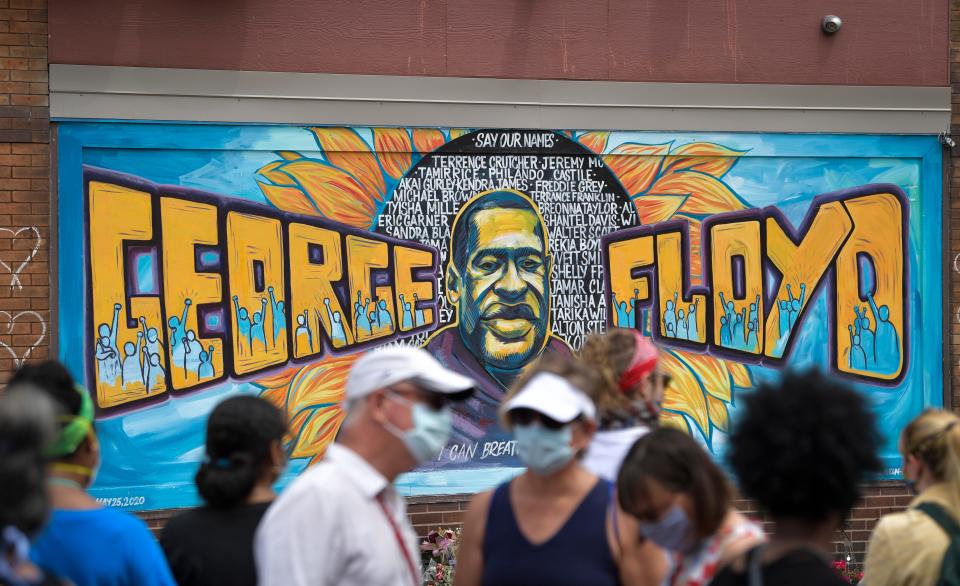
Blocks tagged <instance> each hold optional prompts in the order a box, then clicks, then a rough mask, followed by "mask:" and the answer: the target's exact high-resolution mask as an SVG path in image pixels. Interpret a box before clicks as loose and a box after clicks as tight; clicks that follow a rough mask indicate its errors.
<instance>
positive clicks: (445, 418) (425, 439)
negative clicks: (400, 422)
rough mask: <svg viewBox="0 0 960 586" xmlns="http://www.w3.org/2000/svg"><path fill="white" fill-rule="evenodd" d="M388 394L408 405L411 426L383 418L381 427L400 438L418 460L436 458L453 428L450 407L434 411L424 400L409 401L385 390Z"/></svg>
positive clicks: (391, 397) (424, 460) (419, 461)
mask: <svg viewBox="0 0 960 586" xmlns="http://www.w3.org/2000/svg"><path fill="white" fill-rule="evenodd" d="M387 397H388V398H390V399H391V400H394V401H396V402H398V403H400V404H402V405H408V406H410V413H411V416H412V418H413V427H411V428H410V429H408V430H402V429H399V428H398V427H397V426H395V425H393V424H392V423H390V422H389V421H386V422H384V424H383V426H384V428H386V430H387V431H389V432H390V433H392V434H393V435H394V436H396V437H397V439H399V440H400V441H402V442H403V444H404V445H405V446H406V447H407V450H408V451H409V452H410V455H411V456H413V459H414V460H416V461H417V463H418V464H423V463H424V462H427V461H429V460H433V459H435V458H437V457H438V456H439V455H440V454H441V453H442V452H443V448H444V447H445V446H446V445H447V442H448V441H449V440H450V433H451V431H452V430H453V415H452V414H451V412H450V407H444V408H443V409H440V410H439V411H437V410H434V409H431V408H430V407H428V406H426V405H424V404H423V403H420V402H417V401H410V400H409V399H406V398H404V397H401V396H400V395H397V394H394V393H388V394H387Z"/></svg>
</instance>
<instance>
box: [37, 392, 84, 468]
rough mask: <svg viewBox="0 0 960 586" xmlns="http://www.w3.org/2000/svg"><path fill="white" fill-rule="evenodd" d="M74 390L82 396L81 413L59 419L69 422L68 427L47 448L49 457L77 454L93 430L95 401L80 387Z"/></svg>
mask: <svg viewBox="0 0 960 586" xmlns="http://www.w3.org/2000/svg"><path fill="white" fill-rule="evenodd" d="M74 388H75V389H76V391H77V392H78V393H79V394H80V413H77V414H76V415H62V416H60V417H59V419H60V421H65V422H67V425H66V426H65V427H64V428H63V429H61V430H60V435H59V436H57V441H55V442H54V443H53V444H52V445H51V446H50V447H49V448H47V455H48V456H51V457H54V458H62V457H63V456H69V455H70V454H72V453H74V452H76V451H77V448H79V447H80V444H81V443H83V440H84V438H86V437H87V434H88V433H90V430H91V429H92V428H93V401H92V400H91V399H90V394H89V393H88V392H87V391H86V389H84V388H83V387H81V386H80V385H77V386H75V387H74Z"/></svg>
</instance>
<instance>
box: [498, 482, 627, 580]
mask: <svg viewBox="0 0 960 586" xmlns="http://www.w3.org/2000/svg"><path fill="white" fill-rule="evenodd" d="M610 493H611V490H610V483H608V482H606V481H605V480H598V481H597V483H596V485H594V487H593V488H592V489H591V490H590V492H589V493H588V494H587V496H586V497H584V499H583V501H582V502H581V503H580V505H579V506H578V507H577V509H576V510H575V511H574V512H573V515H571V516H570V519H569V520H568V521H567V522H566V524H565V525H564V526H563V527H561V528H560V530H559V531H557V533H556V534H555V535H554V536H553V537H551V538H550V539H548V540H547V541H546V542H544V543H543V544H541V545H534V544H532V543H530V542H529V541H527V538H526V537H524V536H523V534H522V533H520V528H519V527H518V526H517V518H516V517H515V516H514V514H513V506H512V505H511V504H510V483H509V482H507V483H504V484H501V485H500V486H498V487H497V489H496V491H494V493H493V498H492V499H491V501H490V511H489V513H488V515H487V528H486V533H485V535H484V538H483V586H511V585H516V586H536V585H537V584H543V585H549V586H565V585H570V586H584V585H589V586H606V585H608V584H610V585H615V584H619V583H620V578H619V571H618V569H617V565H616V563H615V562H614V560H613V554H612V553H611V552H610V542H609V539H608V538H607V514H608V511H609V506H610Z"/></svg>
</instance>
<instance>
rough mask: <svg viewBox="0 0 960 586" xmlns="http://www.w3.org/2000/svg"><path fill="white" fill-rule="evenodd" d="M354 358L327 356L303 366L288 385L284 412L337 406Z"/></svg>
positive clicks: (349, 356)
mask: <svg viewBox="0 0 960 586" xmlns="http://www.w3.org/2000/svg"><path fill="white" fill-rule="evenodd" d="M356 359H357V355H354V354H349V355H346V356H331V357H328V358H325V359H323V360H321V361H320V362H314V363H312V364H309V365H307V366H305V367H303V368H302V369H301V370H300V372H298V373H297V376H296V377H294V379H293V380H292V381H291V382H290V389H289V391H288V395H287V410H288V411H289V412H290V413H291V414H292V413H299V412H300V411H302V410H305V409H313V408H316V407H318V406H325V405H334V404H336V405H338V404H340V403H341V402H342V401H343V393H344V386H345V385H346V382H347V374H348V373H349V372H350V367H351V366H352V365H353V363H354V361H355V360H356Z"/></svg>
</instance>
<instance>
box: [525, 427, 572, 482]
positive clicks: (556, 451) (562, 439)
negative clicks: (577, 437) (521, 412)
mask: <svg viewBox="0 0 960 586" xmlns="http://www.w3.org/2000/svg"><path fill="white" fill-rule="evenodd" d="M513 437H514V438H516V440H517V457H519V458H520V461H521V462H523V463H524V464H526V466H527V468H529V469H530V470H531V471H532V472H534V473H536V474H540V475H542V476H545V475H547V474H552V473H554V472H556V471H557V470H559V469H561V468H563V467H564V466H566V465H567V464H569V463H570V460H573V456H574V453H573V447H572V446H571V445H570V439H571V438H572V432H571V430H570V426H569V425H565V426H563V427H561V428H560V429H547V428H546V427H543V426H542V425H540V423H531V424H528V425H514V426H513Z"/></svg>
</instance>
